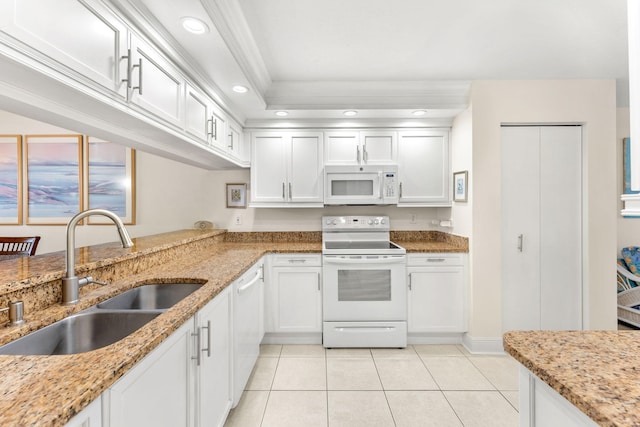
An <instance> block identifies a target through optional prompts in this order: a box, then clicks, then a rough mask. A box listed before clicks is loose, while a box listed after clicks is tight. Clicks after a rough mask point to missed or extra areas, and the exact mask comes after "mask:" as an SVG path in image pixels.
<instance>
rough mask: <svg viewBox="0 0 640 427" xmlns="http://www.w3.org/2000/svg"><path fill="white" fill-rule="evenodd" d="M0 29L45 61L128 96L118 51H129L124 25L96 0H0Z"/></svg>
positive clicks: (66, 71) (124, 63) (68, 72)
mask: <svg viewBox="0 0 640 427" xmlns="http://www.w3.org/2000/svg"><path fill="white" fill-rule="evenodd" d="M0 31H2V32H3V33H5V34H7V35H9V36H11V37H12V38H14V39H17V40H20V42H22V43H24V44H26V45H27V46H29V47H30V48H32V49H33V50H34V51H35V52H32V54H33V55H34V56H36V55H37V56H38V57H39V59H41V60H42V62H43V63H44V64H46V65H47V66H50V67H54V68H56V69H57V70H58V71H61V72H63V73H65V74H71V75H73V76H75V77H77V76H83V77H85V78H87V79H89V80H91V81H93V82H94V83H96V84H98V85H100V86H102V87H104V88H106V89H108V90H109V91H112V92H115V93H117V94H119V95H121V96H122V97H125V96H126V88H125V86H126V84H125V83H123V82H122V79H123V78H126V59H122V57H123V56H125V55H126V54H127V39H128V30H127V27H126V26H125V25H124V24H123V23H122V21H121V20H119V19H118V18H117V17H116V16H115V15H114V14H112V13H111V12H110V11H109V10H107V9H106V8H105V7H104V6H102V4H101V3H100V2H98V1H95V0H58V1H55V2H53V1H50V0H7V1H2V2H0ZM10 42H13V41H10ZM51 60H53V61H55V62H57V63H58V64H61V65H63V66H64V68H63V69H61V68H60V67H58V66H56V64H52V63H51V62H52V61H51Z"/></svg>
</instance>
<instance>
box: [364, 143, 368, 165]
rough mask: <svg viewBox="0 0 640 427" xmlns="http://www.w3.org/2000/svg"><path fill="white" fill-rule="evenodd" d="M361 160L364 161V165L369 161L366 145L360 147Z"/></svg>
mask: <svg viewBox="0 0 640 427" xmlns="http://www.w3.org/2000/svg"><path fill="white" fill-rule="evenodd" d="M362 160H363V161H364V163H367V162H368V161H369V153H368V152H367V146H366V145H365V146H364V147H362Z"/></svg>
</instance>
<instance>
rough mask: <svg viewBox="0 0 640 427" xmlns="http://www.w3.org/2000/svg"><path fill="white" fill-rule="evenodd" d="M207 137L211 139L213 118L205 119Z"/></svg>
mask: <svg viewBox="0 0 640 427" xmlns="http://www.w3.org/2000/svg"><path fill="white" fill-rule="evenodd" d="M207 136H210V137H211V139H213V116H212V117H211V118H210V119H207Z"/></svg>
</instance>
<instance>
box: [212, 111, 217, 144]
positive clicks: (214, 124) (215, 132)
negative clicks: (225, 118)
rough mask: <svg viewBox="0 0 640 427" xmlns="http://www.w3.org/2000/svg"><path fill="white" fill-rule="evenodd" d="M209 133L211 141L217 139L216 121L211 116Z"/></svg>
mask: <svg viewBox="0 0 640 427" xmlns="http://www.w3.org/2000/svg"><path fill="white" fill-rule="evenodd" d="M211 133H213V135H212V138H213V139H218V119H216V118H215V117H214V116H211Z"/></svg>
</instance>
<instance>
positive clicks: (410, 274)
mask: <svg viewBox="0 0 640 427" xmlns="http://www.w3.org/2000/svg"><path fill="white" fill-rule="evenodd" d="M412 274H413V273H409V290H412V289H411V275H412Z"/></svg>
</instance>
